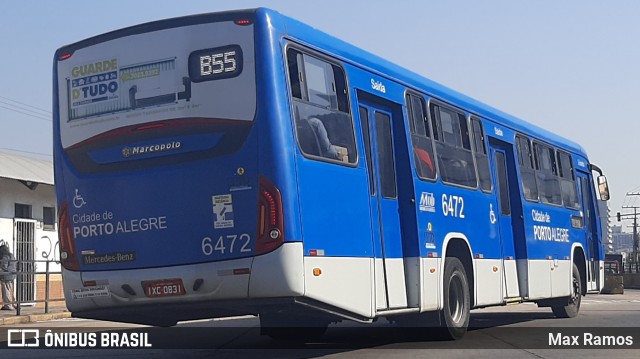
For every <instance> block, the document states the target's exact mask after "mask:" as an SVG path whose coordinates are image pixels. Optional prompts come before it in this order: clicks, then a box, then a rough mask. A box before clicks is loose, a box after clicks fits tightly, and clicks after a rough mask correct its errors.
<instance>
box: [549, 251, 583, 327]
mask: <svg viewBox="0 0 640 359" xmlns="http://www.w3.org/2000/svg"><path fill="white" fill-rule="evenodd" d="M580 302H582V280H581V279H580V270H579V269H578V266H577V265H576V264H575V263H574V264H573V269H572V279H571V296H569V298H568V300H567V303H566V304H565V305H554V306H551V310H552V311H553V314H554V315H555V316H556V317H558V318H574V317H576V316H577V315H578V312H579V311H580Z"/></svg>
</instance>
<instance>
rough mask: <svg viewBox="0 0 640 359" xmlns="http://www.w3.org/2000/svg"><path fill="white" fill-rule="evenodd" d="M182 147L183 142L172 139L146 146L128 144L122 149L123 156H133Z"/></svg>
mask: <svg viewBox="0 0 640 359" xmlns="http://www.w3.org/2000/svg"><path fill="white" fill-rule="evenodd" d="M181 147H182V142H180V141H172V142H168V143H159V144H154V145H145V146H131V147H129V146H127V147H124V148H123V149H122V157H124V158H129V157H131V156H138V155H146V154H150V153H158V152H166V151H175V150H178V149H180V148H181Z"/></svg>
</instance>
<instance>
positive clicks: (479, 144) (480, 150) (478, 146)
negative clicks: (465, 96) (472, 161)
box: [471, 117, 492, 193]
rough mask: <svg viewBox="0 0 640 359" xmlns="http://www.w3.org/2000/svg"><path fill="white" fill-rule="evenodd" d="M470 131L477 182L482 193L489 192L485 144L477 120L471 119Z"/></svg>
mask: <svg viewBox="0 0 640 359" xmlns="http://www.w3.org/2000/svg"><path fill="white" fill-rule="evenodd" d="M471 130H472V133H473V149H474V153H475V158H476V166H477V168H478V180H479V182H480V188H481V189H482V190H483V191H484V192H487V193H489V192H491V187H492V183H491V171H490V170H489V156H488V155H487V144H486V142H485V138H484V129H483V128H482V122H480V119H479V118H476V117H471Z"/></svg>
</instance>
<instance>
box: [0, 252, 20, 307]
mask: <svg viewBox="0 0 640 359" xmlns="http://www.w3.org/2000/svg"><path fill="white" fill-rule="evenodd" d="M15 279H16V258H15V257H14V256H13V254H12V253H11V251H10V250H9V247H8V246H7V245H6V244H3V245H1V246H0V285H1V287H2V308H0V309H1V310H13V309H15V306H14V305H13V304H12V303H13V302H15V301H16V299H15V296H14V294H13V281H14V280H15Z"/></svg>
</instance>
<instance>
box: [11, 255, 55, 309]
mask: <svg viewBox="0 0 640 359" xmlns="http://www.w3.org/2000/svg"><path fill="white" fill-rule="evenodd" d="M15 262H16V264H17V265H16V267H17V268H18V271H16V273H15V274H16V279H15V282H14V284H15V285H14V296H15V300H14V301H12V302H10V303H9V304H11V305H14V306H15V307H16V315H20V314H21V311H22V309H23V307H27V306H28V307H31V306H36V305H37V304H39V303H44V313H45V314H48V313H49V304H50V303H52V302H63V301H64V296H61V297H59V298H51V276H52V275H57V274H60V275H61V274H62V272H61V271H59V270H58V271H52V270H51V267H52V266H53V265H55V266H59V265H60V262H58V261H52V260H16V261H15ZM39 263H44V267H45V268H44V272H43V271H41V270H37V268H38V264H39ZM0 274H2V273H0ZM42 275H44V276H45V280H44V284H45V289H44V299H41V298H37V297H36V294H37V290H36V285H37V281H36V276H42ZM60 285H62V283H60ZM30 294H31V295H30Z"/></svg>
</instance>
